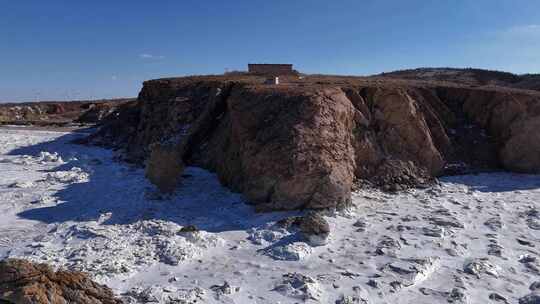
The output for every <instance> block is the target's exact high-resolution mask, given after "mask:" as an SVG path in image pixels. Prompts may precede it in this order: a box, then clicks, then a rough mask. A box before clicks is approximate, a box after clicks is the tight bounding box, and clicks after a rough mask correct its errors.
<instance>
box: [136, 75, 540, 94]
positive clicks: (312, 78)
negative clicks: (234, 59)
mask: <svg viewBox="0 0 540 304" xmlns="http://www.w3.org/2000/svg"><path fill="white" fill-rule="evenodd" d="M396 73H397V72H396ZM424 75H425V73H424ZM267 79H268V77H265V76H258V75H249V74H234V75H201V76H187V77H175V78H161V79H154V80H148V81H146V82H145V84H150V83H159V82H163V83H164V84H167V85H168V86H170V85H173V86H179V87H181V86H184V85H188V84H193V83H196V82H237V83H243V84H245V85H246V86H247V87H250V88H252V89H255V90H273V91H275V90H278V91H280V92H290V93H299V92H311V91H317V90H320V89H325V88H333V87H342V88H344V87H345V88H346V87H381V88H409V87H414V88H433V87H455V88H469V89H471V88H472V89H478V90H488V91H499V92H512V93H522V94H528V95H537V96H540V92H539V91H537V90H535V87H534V86H532V87H531V88H522V87H516V86H514V85H513V83H511V82H502V81H499V82H483V83H480V82H467V81H461V80H460V79H456V78H455V77H454V78H450V77H448V80H446V78H445V77H439V76H437V77H431V78H430V77H423V78H422V77H417V78H414V77H413V76H411V74H410V73H409V74H407V77H404V78H399V76H398V75H394V74H392V75H390V76H386V74H384V75H383V74H381V75H377V76H365V77H363V76H339V75H302V76H300V77H296V76H282V77H280V78H279V82H280V84H279V85H269V84H265V81H266V80H267Z"/></svg>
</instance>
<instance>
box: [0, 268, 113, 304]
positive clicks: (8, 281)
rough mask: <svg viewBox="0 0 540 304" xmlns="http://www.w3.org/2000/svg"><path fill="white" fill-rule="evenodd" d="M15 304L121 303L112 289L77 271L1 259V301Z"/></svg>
mask: <svg viewBox="0 0 540 304" xmlns="http://www.w3.org/2000/svg"><path fill="white" fill-rule="evenodd" d="M2 301H5V302H7V303H13V304H67V303H81V304H83V303H84V304H120V303H122V302H121V301H120V300H118V299H115V297H114V295H113V293H112V291H111V290H110V289H108V288H107V287H105V286H102V285H99V284H97V283H95V282H93V281H92V280H90V279H89V278H88V277H87V276H86V275H85V274H83V273H77V272H67V271H57V272H54V271H53V270H52V269H51V268H50V267H48V266H47V265H44V264H39V265H38V264H32V263H30V262H28V261H24V260H15V259H8V260H4V261H0V302H2Z"/></svg>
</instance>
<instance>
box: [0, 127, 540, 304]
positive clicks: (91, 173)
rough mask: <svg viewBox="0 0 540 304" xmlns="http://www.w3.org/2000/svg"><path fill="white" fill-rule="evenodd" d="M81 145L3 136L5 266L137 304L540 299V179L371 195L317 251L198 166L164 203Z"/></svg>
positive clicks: (509, 177)
mask: <svg viewBox="0 0 540 304" xmlns="http://www.w3.org/2000/svg"><path fill="white" fill-rule="evenodd" d="M76 136H78V135H75V134H68V133H58V132H43V131H30V130H25V129H22V128H21V129H19V130H5V129H1V128H0V258H4V257H8V256H13V257H22V258H26V259H31V260H36V261H40V262H45V263H49V264H52V265H56V266H62V267H67V268H71V269H78V270H83V271H87V272H89V273H90V274H91V275H92V276H93V277H94V278H96V279H97V280H98V281H100V282H103V283H106V284H108V285H109V286H111V287H112V288H114V289H115V291H116V292H117V293H118V294H119V295H120V294H124V298H125V299H126V301H128V303H194V302H195V301H197V302H196V303H272V304H274V303H298V302H305V303H449V302H451V303H490V302H494V301H498V302H499V303H504V302H505V301H506V302H508V303H518V301H519V300H520V299H522V302H523V303H525V302H524V301H526V300H527V301H529V300H531V299H532V300H534V297H535V292H536V293H537V292H538V291H534V290H533V289H530V288H533V287H534V286H536V285H535V284H538V283H537V282H538V281H540V280H539V277H540V262H539V261H540V257H539V248H540V234H539V229H540V224H539V223H540V205H539V202H540V177H539V176H535V175H518V174H509V173H492V174H479V175H468V176H456V177H448V178H443V179H442V180H441V183H440V185H438V186H436V187H433V188H431V189H425V190H410V191H406V192H401V193H399V194H387V193H383V192H380V191H377V190H370V189H365V190H361V191H358V192H355V193H354V194H353V203H354V206H353V208H351V209H349V210H346V211H344V212H341V213H336V214H328V215H327V216H326V217H325V218H326V220H327V221H328V222H329V224H330V227H331V234H330V237H329V239H328V244H326V245H324V246H319V247H311V246H309V245H308V244H306V243H305V242H304V241H303V239H302V238H301V237H300V236H299V235H298V231H295V230H294V229H292V230H286V229H283V228H279V227H277V226H276V225H274V224H275V222H276V221H278V220H280V219H283V218H285V217H287V216H291V215H298V214H297V213H271V214H257V213H254V212H253V210H252V208H251V207H250V206H249V205H247V204H245V202H244V201H243V199H242V198H241V196H240V195H239V194H235V193H231V192H230V191H229V190H227V189H226V188H224V187H222V186H221V185H220V184H219V182H218V180H217V178H216V176H215V175H214V174H212V173H209V172H207V171H204V170H201V169H198V168H187V170H186V172H185V175H184V178H183V181H182V185H181V186H180V187H179V189H178V191H177V192H176V193H175V194H174V195H171V196H162V195H159V194H158V193H157V192H156V191H155V188H154V187H153V186H151V185H150V184H148V182H147V181H146V179H145V178H144V172H143V171H142V170H141V169H140V168H136V167H130V166H128V165H126V164H120V163H116V162H114V161H113V154H112V152H110V151H107V150H104V149H100V148H95V147H84V146H77V145H72V144H69V141H70V140H71V139H73V138H75V137H76ZM188 226H189V227H190V228H189V229H184V230H188V231H187V232H186V231H184V230H182V228H184V227H188ZM193 226H195V227H196V228H197V229H193ZM190 231H191V232H190ZM532 300H531V301H532ZM531 303H532V302H531Z"/></svg>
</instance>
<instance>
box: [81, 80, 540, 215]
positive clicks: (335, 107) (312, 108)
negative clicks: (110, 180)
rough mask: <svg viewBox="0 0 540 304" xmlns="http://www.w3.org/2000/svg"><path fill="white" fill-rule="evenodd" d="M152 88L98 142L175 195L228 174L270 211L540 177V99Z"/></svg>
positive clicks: (361, 90)
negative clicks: (459, 177)
mask: <svg viewBox="0 0 540 304" xmlns="http://www.w3.org/2000/svg"><path fill="white" fill-rule="evenodd" d="M262 81H263V80H261V79H258V78H256V77H251V78H250V77H246V76H242V78H240V77H237V78H235V77H219V76H213V77H190V78H177V79H160V80H153V81H147V82H145V83H144V87H143V89H142V91H141V93H140V94H139V98H138V101H137V102H136V103H133V104H129V105H127V106H124V107H122V108H121V109H120V111H119V112H118V113H117V114H116V115H115V116H114V117H110V118H109V119H108V123H107V124H106V125H105V126H104V127H103V128H102V129H101V130H100V132H98V133H97V134H96V135H94V136H93V137H91V138H89V141H90V142H93V143H97V144H105V145H109V146H110V145H112V146H115V147H116V148H119V149H122V150H124V151H125V155H126V159H128V160H130V161H134V162H138V163H141V164H142V163H145V161H146V163H147V175H148V177H149V179H150V180H151V181H153V182H155V183H156V184H157V185H158V186H159V187H160V188H161V189H162V190H163V191H172V190H174V188H175V186H176V183H177V182H178V181H179V177H180V175H181V172H182V170H183V168H184V166H185V165H195V166H201V167H203V168H206V169H209V170H211V171H214V172H216V173H217V174H218V176H219V178H220V180H221V181H222V183H223V184H225V185H227V186H228V187H230V188H231V189H233V190H235V191H238V192H242V193H243V194H244V195H245V196H246V198H247V199H248V200H249V201H250V202H252V203H253V204H255V205H256V206H257V207H258V208H259V210H278V209H279V210H282V209H298V208H314V209H319V208H334V207H340V206H343V205H346V204H347V203H348V201H349V200H350V192H351V189H352V188H353V186H354V185H355V182H356V181H359V180H363V181H370V182H371V183H373V184H375V185H376V186H380V187H382V188H384V189H387V190H399V189H403V188H406V187H411V186H419V185H426V184H428V183H429V182H430V181H431V180H432V179H433V178H434V177H437V176H440V175H442V174H455V173H462V172H470V171H479V170H493V169H507V170H512V171H516V172H528V173H535V172H540V138H539V135H538V133H537V132H533V131H534V130H537V129H538V127H539V126H540V94H537V93H533V92H530V91H519V90H509V89H502V88H489V89H487V88H471V87H466V86H461V85H457V84H456V85H451V84H445V85H442V84H440V83H430V82H418V81H398V80H395V81H393V80H385V81H381V80H380V79H370V78H353V77H323V76H313V77H305V78H304V79H301V80H298V79H296V80H295V79H291V80H290V81H288V82H285V84H283V85H279V86H272V85H262V84H261V83H262Z"/></svg>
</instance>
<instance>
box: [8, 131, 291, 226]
mask: <svg viewBox="0 0 540 304" xmlns="http://www.w3.org/2000/svg"><path fill="white" fill-rule="evenodd" d="M79 136H81V135H80V134H73V133H71V134H67V135H64V136H61V137H59V138H57V139H55V140H53V141H49V142H43V143H39V144H36V145H32V146H28V147H21V148H18V149H15V150H12V151H11V152H10V153H9V155H33V156H36V155H39V153H40V152H41V151H48V152H51V153H53V152H56V153H58V154H59V155H60V156H61V157H62V158H63V159H64V161H66V163H65V164H62V165H59V166H58V167H56V168H54V169H53V170H48V171H69V170H70V169H71V168H73V167H79V168H81V169H83V171H85V172H87V173H88V174H89V180H88V182H82V183H73V184H66V185H65V186H63V187H61V189H60V190H58V191H53V194H51V196H52V197H54V198H55V199H57V200H58V204H56V205H54V206H46V207H36V208H34V209H29V210H25V211H23V212H20V213H19V214H18V216H20V217H22V218H26V219H31V220H36V221H40V222H44V223H63V222H67V221H76V222H83V221H98V220H100V219H101V220H100V222H101V223H102V224H105V225H114V224H130V223H133V222H136V221H140V220H164V221H171V222H174V223H177V224H178V225H180V226H187V225H195V226H197V227H198V228H199V229H201V230H205V231H209V232H222V231H230V230H237V229H248V228H251V227H260V226H263V225H265V223H268V222H269V221H275V220H278V219H281V218H283V217H284V216H287V215H290V214H293V213H292V212H289V213H283V212H280V213H278V212H276V213H269V214H257V213H255V212H254V211H253V208H252V207H251V206H249V205H247V204H246V203H245V201H244V200H243V199H242V197H241V196H240V195H239V194H237V193H232V192H230V191H229V190H228V189H227V188H225V187H223V186H222V185H220V183H219V181H218V178H217V177H216V175H215V174H213V173H210V172H208V171H206V170H203V169H200V168H194V167H188V168H186V171H185V174H184V176H185V178H184V179H183V181H182V184H181V185H180V186H179V187H178V190H177V191H176V193H175V194H174V195H171V196H170V197H166V198H163V197H160V196H161V195H160V194H159V193H158V192H157V191H156V189H155V187H154V186H152V185H151V184H149V183H148V181H147V180H146V179H145V178H144V172H143V170H142V169H141V168H137V167H134V166H131V165H128V164H122V163H118V162H115V161H113V160H112V159H113V152H112V151H110V150H106V149H101V148H97V147H85V146H80V145H76V144H72V143H70V142H71V141H72V140H74V139H76V138H78V137H79ZM53 187H54V185H53Z"/></svg>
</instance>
